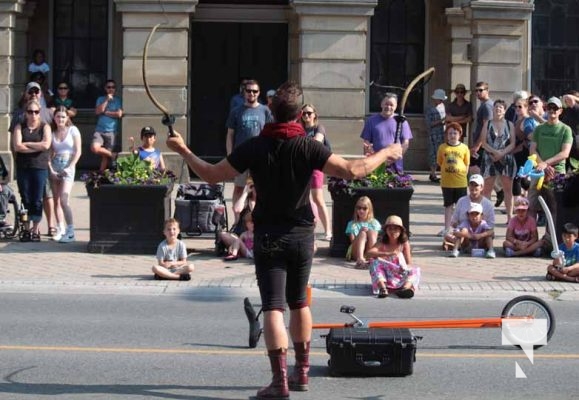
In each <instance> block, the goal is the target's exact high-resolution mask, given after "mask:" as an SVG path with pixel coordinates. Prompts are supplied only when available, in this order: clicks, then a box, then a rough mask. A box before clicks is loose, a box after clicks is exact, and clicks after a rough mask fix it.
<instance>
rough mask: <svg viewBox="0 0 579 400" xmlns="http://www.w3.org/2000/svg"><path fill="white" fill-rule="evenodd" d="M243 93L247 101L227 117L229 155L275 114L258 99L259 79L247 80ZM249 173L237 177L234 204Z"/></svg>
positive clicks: (226, 146)
mask: <svg viewBox="0 0 579 400" xmlns="http://www.w3.org/2000/svg"><path fill="white" fill-rule="evenodd" d="M243 95H244V97H245V102H244V103H243V104H242V105H240V106H238V107H236V108H234V109H233V110H231V112H230V113H229V116H228V117H227V124H226V126H227V138H226V142H225V148H226V150H227V155H229V154H231V152H232V151H233V149H234V148H236V147H237V146H239V145H240V144H241V143H243V142H245V141H246V140H248V139H251V138H252V137H254V136H257V135H259V133H260V132H261V130H262V129H263V127H264V125H265V124H267V123H269V122H273V116H272V114H271V111H270V110H269V108H268V107H267V106H264V105H263V104H260V103H259V101H258V99H259V83H258V82H257V81H255V80H250V81H246V83H245V89H244V94H243ZM248 175H249V173H248V171H245V172H244V173H243V174H240V175H238V176H236V177H235V179H234V181H233V185H234V186H233V195H232V199H231V200H232V201H231V203H232V204H236V203H237V201H238V200H239V198H240V197H241V195H242V194H243V189H244V188H245V184H246V182H247V178H248ZM234 215H235V222H237V220H238V218H239V213H236V212H234Z"/></svg>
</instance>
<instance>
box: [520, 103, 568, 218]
mask: <svg viewBox="0 0 579 400" xmlns="http://www.w3.org/2000/svg"><path fill="white" fill-rule="evenodd" d="M562 112H563V103H562V102H561V100H560V99H559V98H558V97H554V96H553V97H551V98H549V100H547V115H548V119H547V122H546V123H544V124H542V125H539V126H537V127H536V128H535V131H534V132H533V135H532V137H531V145H530V147H529V153H530V154H535V155H536V156H537V166H536V167H535V169H536V170H537V171H544V172H545V181H549V180H552V179H553V178H555V175H558V174H564V173H565V160H566V159H567V157H569V153H570V152H571V145H572V144H573V133H572V131H571V128H570V127H569V126H568V125H566V124H564V123H563V122H561V121H560V120H559V118H560V116H561V113H562ZM536 183H537V182H536V180H533V181H531V187H530V188H529V215H530V216H531V217H532V218H535V217H536V215H537V212H538V211H539V210H540V209H541V205H540V204H539V201H538V197H539V195H541V196H543V198H544V199H545V202H546V203H547V206H548V207H549V210H550V211H551V214H552V216H553V220H554V221H557V200H556V198H555V193H554V190H553V187H552V186H551V185H545V184H543V186H542V188H541V189H540V190H538V189H537V184H536Z"/></svg>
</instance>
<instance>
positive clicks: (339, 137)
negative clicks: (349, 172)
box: [290, 0, 378, 155]
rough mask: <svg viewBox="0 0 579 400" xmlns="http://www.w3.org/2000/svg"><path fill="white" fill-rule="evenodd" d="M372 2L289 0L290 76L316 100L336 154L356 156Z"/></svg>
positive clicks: (363, 110)
mask: <svg viewBox="0 0 579 400" xmlns="http://www.w3.org/2000/svg"><path fill="white" fill-rule="evenodd" d="M377 4H378V1H377V0H325V1H323V2H321V1H319V0H290V5H291V6H292V7H293V9H294V11H295V13H296V15H297V18H295V20H293V21H292V22H291V24H290V27H291V28H292V29H291V32H292V34H291V35H292V38H291V39H290V43H291V46H290V49H291V50H290V64H291V67H290V76H291V77H292V78H293V79H296V80H297V81H298V82H299V83H300V84H301V86H302V87H303V90H304V101H305V102H306V103H313V104H315V106H316V108H317V109H318V110H319V112H320V119H321V120H322V124H323V125H324V126H325V127H326V130H327V132H328V136H329V138H330V141H331V143H332V150H333V151H335V152H336V153H340V154H358V155H359V154H361V151H362V150H361V140H360V138H359V136H360V132H361V130H362V126H363V122H364V117H365V114H366V76H367V67H368V64H367V61H366V59H367V49H368V47H367V43H368V38H369V36H368V28H369V21H370V17H371V16H372V15H373V13H374V8H375V7H376V5H377Z"/></svg>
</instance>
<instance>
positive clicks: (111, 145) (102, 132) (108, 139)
mask: <svg viewBox="0 0 579 400" xmlns="http://www.w3.org/2000/svg"><path fill="white" fill-rule="evenodd" d="M116 91H117V85H116V83H115V81H114V80H112V79H108V80H107V81H106V82H105V92H106V94H105V95H104V96H100V97H99V98H98V99H97V101H96V108H95V113H96V115H97V116H98V119H97V125H96V128H95V133H94V135H93V139H92V144H91V146H90V150H91V151H92V152H93V153H94V154H96V155H98V156H100V157H101V164H100V170H101V171H104V170H105V169H107V167H108V164H109V160H110V161H112V162H113V164H114V163H115V161H116V158H117V155H118V153H117V152H116V151H115V148H116V142H117V129H118V127H119V122H120V121H121V118H122V116H123V102H122V101H121V98H120V97H118V96H117V95H116Z"/></svg>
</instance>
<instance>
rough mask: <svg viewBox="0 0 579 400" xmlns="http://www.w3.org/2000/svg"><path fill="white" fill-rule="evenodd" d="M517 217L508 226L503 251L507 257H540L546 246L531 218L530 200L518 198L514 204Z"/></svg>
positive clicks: (535, 223)
mask: <svg viewBox="0 0 579 400" xmlns="http://www.w3.org/2000/svg"><path fill="white" fill-rule="evenodd" d="M514 209H515V216H514V217H513V218H511V220H510V221H509V224H508V226H507V234H506V237H505V241H504V242H503V249H504V250H505V255H506V256H507V257H518V256H525V255H526V256H534V257H540V256H541V255H542V254H543V252H542V248H543V246H544V244H545V241H544V240H543V239H541V240H539V232H538V231H537V222H536V221H535V220H534V219H533V218H531V217H529V214H528V209H529V200H527V199H526V198H525V197H517V198H516V199H515V203H514Z"/></svg>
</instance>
